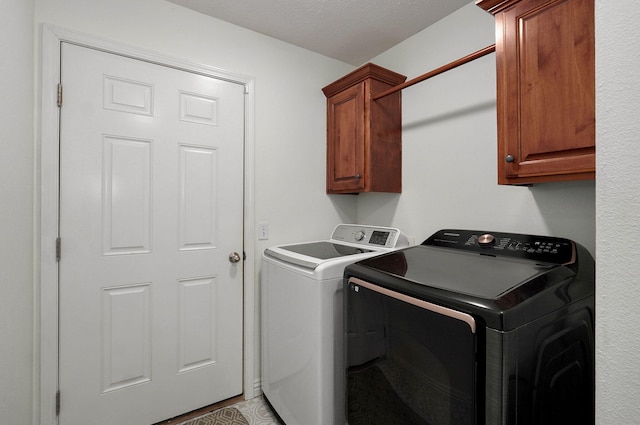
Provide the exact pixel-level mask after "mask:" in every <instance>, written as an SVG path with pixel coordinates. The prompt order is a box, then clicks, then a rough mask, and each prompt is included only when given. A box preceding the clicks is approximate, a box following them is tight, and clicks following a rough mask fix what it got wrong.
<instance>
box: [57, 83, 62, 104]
mask: <svg viewBox="0 0 640 425" xmlns="http://www.w3.org/2000/svg"><path fill="white" fill-rule="evenodd" d="M61 106H62V84H58V107H61Z"/></svg>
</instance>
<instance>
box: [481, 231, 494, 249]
mask: <svg viewBox="0 0 640 425" xmlns="http://www.w3.org/2000/svg"><path fill="white" fill-rule="evenodd" d="M495 243H496V238H495V236H493V235H492V234H490V233H486V234H484V235H482V236H478V245H480V246H491V245H493V244H495Z"/></svg>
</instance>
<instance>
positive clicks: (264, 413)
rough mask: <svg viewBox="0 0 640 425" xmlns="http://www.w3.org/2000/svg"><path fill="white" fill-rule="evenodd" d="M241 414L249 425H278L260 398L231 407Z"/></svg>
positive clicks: (269, 409)
mask: <svg viewBox="0 0 640 425" xmlns="http://www.w3.org/2000/svg"><path fill="white" fill-rule="evenodd" d="M231 407H235V408H236V409H238V410H239V411H240V413H242V415H243V416H244V417H245V418H246V419H247V422H249V425H280V422H279V421H278V419H277V418H276V417H275V415H274V414H273V412H272V411H271V408H270V407H269V406H268V405H267V403H266V402H265V401H264V398H263V397H262V396H258V397H256V398H252V399H251V400H245V401H241V402H239V403H236V404H234V405H232V406H231Z"/></svg>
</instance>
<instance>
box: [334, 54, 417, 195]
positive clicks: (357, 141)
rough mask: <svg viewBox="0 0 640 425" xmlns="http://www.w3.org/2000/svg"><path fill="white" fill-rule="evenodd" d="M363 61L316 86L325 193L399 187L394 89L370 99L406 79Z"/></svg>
mask: <svg viewBox="0 0 640 425" xmlns="http://www.w3.org/2000/svg"><path fill="white" fill-rule="evenodd" d="M406 78H407V77H405V76H404V75H400V74H397V73H395V72H393V71H390V70H388V69H385V68H382V67H380V66H377V65H374V64H371V63H369V64H366V65H363V66H361V67H360V68H358V69H356V70H355V71H353V72H351V73H349V74H347V75H346V76H344V77H342V78H340V79H339V80H337V81H335V82H333V83H331V84H329V85H328V86H326V87H325V88H323V89H322V91H323V92H324V94H325V96H326V97H327V193H360V192H396V193H399V192H401V191H402V112H401V111H402V99H401V94H400V92H397V93H394V94H391V95H389V96H385V97H383V98H380V99H378V100H375V101H373V100H371V96H372V95H375V94H378V93H381V92H383V91H385V90H387V89H389V88H391V87H394V86H396V85H398V84H400V83H402V82H404V81H405V80H406Z"/></svg>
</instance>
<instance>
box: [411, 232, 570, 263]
mask: <svg viewBox="0 0 640 425" xmlns="http://www.w3.org/2000/svg"><path fill="white" fill-rule="evenodd" d="M422 245H430V246H439V247H447V248H453V249H460V250H464V251H472V252H477V253H480V254H488V255H495V256H508V257H517V258H524V259H528V260H534V261H540V262H547V263H556V264H569V263H573V262H574V261H575V245H574V243H573V242H572V241H571V240H569V239H563V238H555V237H551V236H536V235H523V234H519V233H504V232H486V231H476V230H454V229H445V230H440V231H438V232H436V233H434V234H433V235H431V236H430V237H429V238H428V239H427V240H426V241H424V242H423V243H422Z"/></svg>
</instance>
